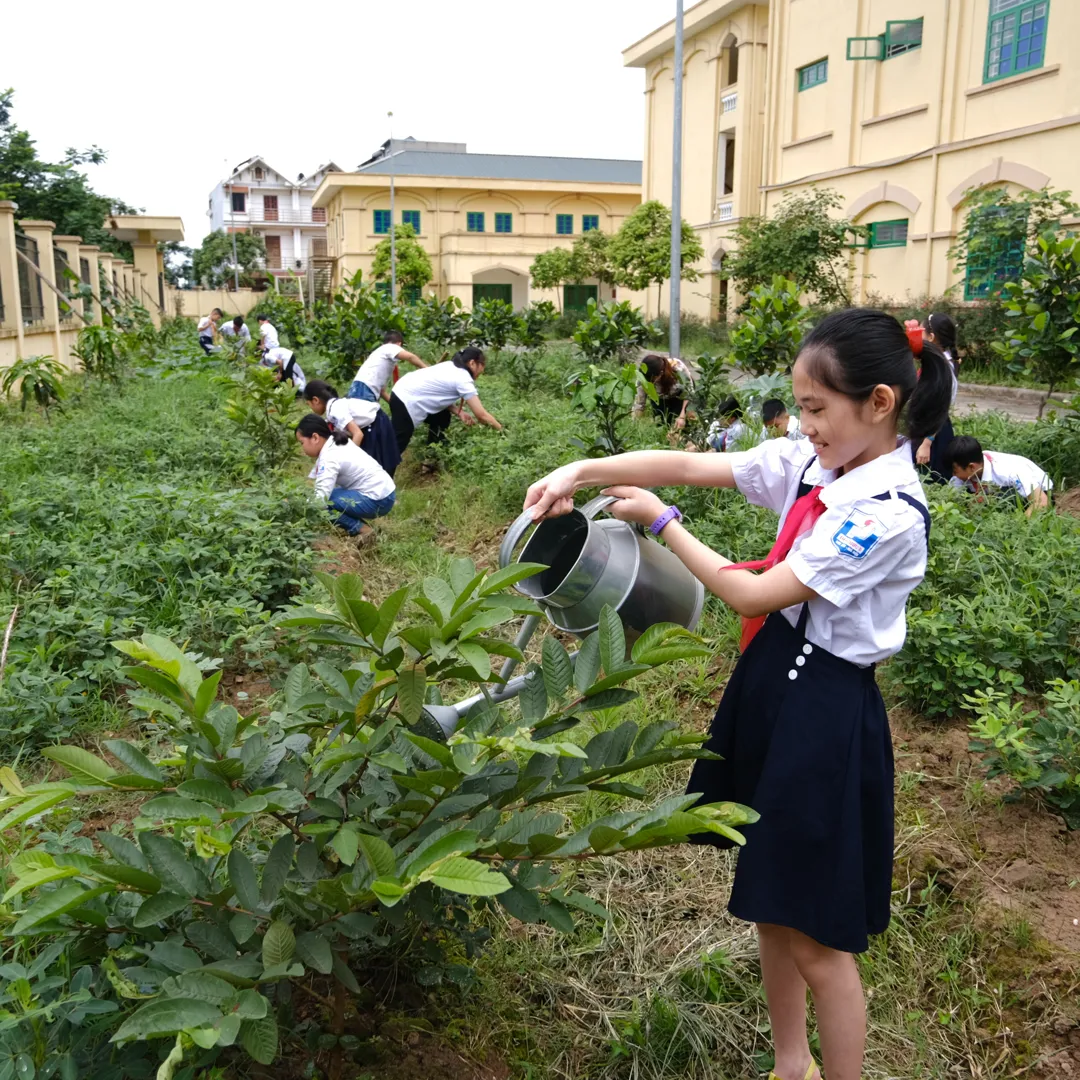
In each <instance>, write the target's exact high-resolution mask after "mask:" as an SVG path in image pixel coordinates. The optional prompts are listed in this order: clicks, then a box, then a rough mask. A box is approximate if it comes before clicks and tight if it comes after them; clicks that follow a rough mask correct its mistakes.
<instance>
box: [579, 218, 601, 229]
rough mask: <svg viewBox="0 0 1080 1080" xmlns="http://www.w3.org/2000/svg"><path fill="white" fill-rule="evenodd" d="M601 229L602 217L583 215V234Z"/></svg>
mask: <svg viewBox="0 0 1080 1080" xmlns="http://www.w3.org/2000/svg"><path fill="white" fill-rule="evenodd" d="M599 228H600V215H599V214H582V215H581V231H582V232H583V233H586V232H592V231H593V229H599Z"/></svg>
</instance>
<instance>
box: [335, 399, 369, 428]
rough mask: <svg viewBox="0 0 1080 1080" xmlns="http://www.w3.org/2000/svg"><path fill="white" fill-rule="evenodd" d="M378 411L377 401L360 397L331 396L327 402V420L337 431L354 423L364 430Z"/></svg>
mask: <svg viewBox="0 0 1080 1080" xmlns="http://www.w3.org/2000/svg"><path fill="white" fill-rule="evenodd" d="M378 411H379V403H378V402H377V401H361V400H360V398H351V397H336V398H331V399H330V400H329V401H328V402H327V403H326V422H327V423H328V424H330V425H331V426H332V427H333V428H334V430H335V431H344V430H345V429H346V428H347V427H348V426H349V424H352V423H355V424H356V426H357V427H358V428H359V429H360V430H361V431H363V430H364V428H366V427H370V425H371V422H372V421H373V420H374V419H375V414H376V413H377V412H378Z"/></svg>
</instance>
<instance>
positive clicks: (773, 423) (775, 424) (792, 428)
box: [761, 398, 806, 442]
mask: <svg viewBox="0 0 1080 1080" xmlns="http://www.w3.org/2000/svg"><path fill="white" fill-rule="evenodd" d="M761 422H762V423H763V424H764V425H765V431H764V433H763V438H762V440H761V441H762V442H764V441H765V440H766V439H790V440H791V441H792V442H798V441H799V440H800V439H805V438H806V436H805V435H804V434H803V433H802V430H801V429H800V427H799V418H798V417H797V416H792V415H791V413H789V412H788V407H787V406H786V405H785V404H784V403H783V402H782V401H781V400H780V399H779V398H770V399H769V400H768V401H766V402H765V404H764V405H762V406H761Z"/></svg>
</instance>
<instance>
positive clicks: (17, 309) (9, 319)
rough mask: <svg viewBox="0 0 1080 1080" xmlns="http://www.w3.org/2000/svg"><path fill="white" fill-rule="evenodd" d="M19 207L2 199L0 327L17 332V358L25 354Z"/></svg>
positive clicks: (0, 218) (0, 222) (0, 220)
mask: <svg viewBox="0 0 1080 1080" xmlns="http://www.w3.org/2000/svg"><path fill="white" fill-rule="evenodd" d="M17 209H18V206H17V205H16V204H15V203H13V202H10V201H9V200H7V199H0V297H2V298H3V317H2V318H0V326H3V327H4V328H5V329H13V330H14V331H15V347H16V356H17V358H18V359H21V358H22V354H23V325H22V297H21V296H20V295H19V258H18V256H17V255H16V254H15V211H16V210H17Z"/></svg>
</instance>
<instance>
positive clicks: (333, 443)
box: [296, 413, 397, 536]
mask: <svg viewBox="0 0 1080 1080" xmlns="http://www.w3.org/2000/svg"><path fill="white" fill-rule="evenodd" d="M296 437H297V439H298V440H299V442H300V446H301V448H302V449H303V451H304V453H305V454H307V456H308V457H310V458H316V459H317V460H316V463H315V467H314V469H312V471H311V474H310V475H311V477H312V478H313V479H314V481H315V494H316V496H317V497H318V498H320V499H322V500H323V502H325V503H327V504H328V505H329V506H330V507H331V508H332V509H334V510H336V511H338V514H339V516H338V517H337V519H336V521H335V524H336V525H338V526H339V527H340V528H342V529H344V530H345V531H346V532H347V533H349V535H350V536H368V535H369V534H370V533H371V532H372V531H373V530H372V528H371V526H370V525H369V524H368V522H369V521H371V519H372V518H377V517H383V516H384V515H385V514H389V513H390V511H391V510H392V509H393V508H394V501H395V499H396V497H397V495H396V492H395V488H394V481H393V479H392V478H391V477H390V476H388V475H387V473H386V471H385V470H384V469H383V468H382V466H381V465H379V463H378V462H377V461H375V459H374V458H372V457H371V456H370V455H368V454H365V453H364V451H363V450H361V449H360V447H359V446H357V445H356V444H355V443H354V442H352V441H351V440H350V439H349V438H348V437H347V436H345V435H343V434H341V432H338V431H331V430H330V426H329V425H328V424H327V422H326V421H325V420H324V419H323V418H322V417H321V416H316V415H315V414H314V413H308V414H307V416H305V417H303V418H302V419H301V420H300V423H299V424H297V425H296Z"/></svg>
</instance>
